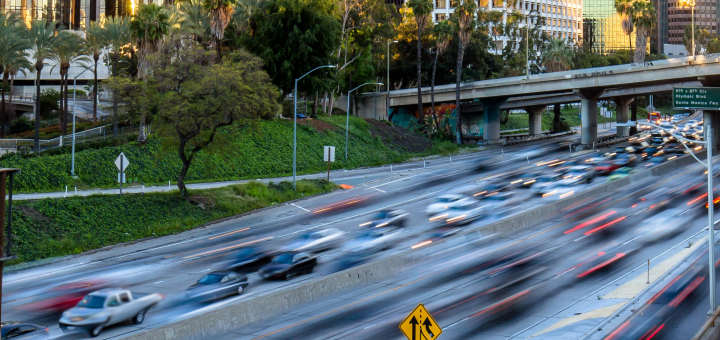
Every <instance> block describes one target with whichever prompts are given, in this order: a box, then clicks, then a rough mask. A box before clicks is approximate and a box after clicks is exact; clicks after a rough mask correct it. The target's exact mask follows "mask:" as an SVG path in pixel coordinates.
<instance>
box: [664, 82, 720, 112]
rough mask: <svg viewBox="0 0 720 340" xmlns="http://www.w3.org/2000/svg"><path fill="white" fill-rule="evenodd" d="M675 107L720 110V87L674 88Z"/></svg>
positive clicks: (677, 108)
mask: <svg viewBox="0 0 720 340" xmlns="http://www.w3.org/2000/svg"><path fill="white" fill-rule="evenodd" d="M673 108H675V109H676V110H682V109H685V110H690V109H698V110H702V109H710V110H720V87H676V88H673Z"/></svg>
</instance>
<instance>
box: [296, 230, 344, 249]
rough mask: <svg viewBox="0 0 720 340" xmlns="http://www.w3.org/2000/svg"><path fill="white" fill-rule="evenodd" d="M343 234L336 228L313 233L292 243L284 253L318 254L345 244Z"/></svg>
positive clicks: (302, 236) (304, 235)
mask: <svg viewBox="0 0 720 340" xmlns="http://www.w3.org/2000/svg"><path fill="white" fill-rule="evenodd" d="M343 234H344V233H343V232H342V231H340V230H337V229H335V228H330V229H325V230H320V231H313V232H309V233H306V234H303V235H301V236H300V237H299V238H298V239H297V240H295V241H292V242H290V244H288V245H286V246H285V247H283V248H282V251H302V252H308V253H317V252H321V251H325V250H330V249H333V248H337V247H339V246H340V245H341V244H342V243H343V241H344V240H343Z"/></svg>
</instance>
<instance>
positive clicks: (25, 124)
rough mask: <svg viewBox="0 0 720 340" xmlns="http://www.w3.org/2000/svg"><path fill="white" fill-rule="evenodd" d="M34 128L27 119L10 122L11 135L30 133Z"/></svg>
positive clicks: (22, 118)
mask: <svg viewBox="0 0 720 340" xmlns="http://www.w3.org/2000/svg"><path fill="white" fill-rule="evenodd" d="M33 128H34V125H33V122H31V121H30V120H29V119H27V118H25V117H20V118H17V119H15V120H13V121H12V122H10V133H20V132H25V131H30V130H32V129H33Z"/></svg>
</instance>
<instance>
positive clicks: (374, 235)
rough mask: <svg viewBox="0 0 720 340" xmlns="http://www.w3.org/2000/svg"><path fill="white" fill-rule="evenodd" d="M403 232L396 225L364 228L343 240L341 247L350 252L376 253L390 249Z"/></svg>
mask: <svg viewBox="0 0 720 340" xmlns="http://www.w3.org/2000/svg"><path fill="white" fill-rule="evenodd" d="M403 234H405V232H404V231H403V230H402V229H400V228H396V227H388V228H380V229H365V230H362V231H360V232H358V233H357V234H356V235H355V237H353V238H352V239H351V240H349V241H347V242H345V245H344V246H343V248H344V249H345V250H347V251H350V252H365V251H367V252H370V253H377V252H380V251H383V250H387V249H390V248H392V247H394V246H395V245H397V244H398V242H399V241H400V240H401V239H402V237H403V236H404V235H403Z"/></svg>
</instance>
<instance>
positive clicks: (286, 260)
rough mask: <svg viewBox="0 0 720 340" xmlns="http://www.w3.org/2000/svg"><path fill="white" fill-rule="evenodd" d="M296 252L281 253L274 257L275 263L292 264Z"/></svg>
mask: <svg viewBox="0 0 720 340" xmlns="http://www.w3.org/2000/svg"><path fill="white" fill-rule="evenodd" d="M294 256H295V254H281V255H278V256H275V258H274V259H272V262H273V263H283V264H292V260H293V257H294Z"/></svg>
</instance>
